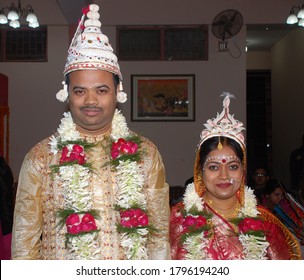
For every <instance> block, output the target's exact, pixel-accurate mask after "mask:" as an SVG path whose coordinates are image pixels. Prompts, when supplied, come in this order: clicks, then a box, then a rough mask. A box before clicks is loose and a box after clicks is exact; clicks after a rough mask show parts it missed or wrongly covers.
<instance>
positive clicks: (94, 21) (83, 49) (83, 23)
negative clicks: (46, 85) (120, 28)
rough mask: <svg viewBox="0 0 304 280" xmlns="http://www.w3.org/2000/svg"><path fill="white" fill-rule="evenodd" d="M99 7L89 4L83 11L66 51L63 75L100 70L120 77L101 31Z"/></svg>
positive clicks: (106, 38) (115, 62) (110, 50)
mask: <svg viewBox="0 0 304 280" xmlns="http://www.w3.org/2000/svg"><path fill="white" fill-rule="evenodd" d="M98 11H99V6H98V5H95V4H91V5H90V6H89V9H87V10H85V11H83V16H82V18H81V20H80V22H79V24H78V28H77V30H76V32H75V35H74V38H73V39H72V42H71V45H70V47H69V50H68V57H67V62H66V64H65V69H64V72H63V73H64V75H67V74H68V73H70V72H72V71H76V70H87V69H100V70H105V71H109V72H112V73H114V74H116V75H118V76H119V78H120V80H122V75H121V72H120V68H119V65H118V62H117V57H116V55H115V54H114V53H113V48H112V47H111V45H110V44H109V39H108V37H107V36H106V35H104V34H103V33H102V32H101V30H100V27H101V22H100V21H99V17H100V15H99V12H98Z"/></svg>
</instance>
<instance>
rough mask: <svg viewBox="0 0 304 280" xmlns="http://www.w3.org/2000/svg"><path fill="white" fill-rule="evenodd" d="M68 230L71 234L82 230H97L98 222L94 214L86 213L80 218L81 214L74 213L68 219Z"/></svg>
mask: <svg viewBox="0 0 304 280" xmlns="http://www.w3.org/2000/svg"><path fill="white" fill-rule="evenodd" d="M65 223H66V227H67V232H68V233H69V234H79V233H81V232H90V231H93V230H97V226H96V222H95V219H94V217H93V215H91V214H89V213H86V214H84V215H83V217H82V219H80V215H79V214H76V213H73V214H71V215H69V216H68V217H67V219H66V222H65Z"/></svg>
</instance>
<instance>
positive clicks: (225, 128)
mask: <svg viewBox="0 0 304 280" xmlns="http://www.w3.org/2000/svg"><path fill="white" fill-rule="evenodd" d="M221 96H223V97H224V101H223V111H222V112H221V113H220V114H219V113H217V116H216V118H213V119H209V120H207V123H205V124H204V126H205V127H206V128H205V129H204V130H203V131H202V132H201V135H200V138H201V139H200V142H199V144H198V147H200V146H201V145H202V144H203V143H204V142H205V141H206V140H207V139H209V138H211V137H216V136H224V137H228V138H232V139H234V140H235V141H236V142H238V143H239V144H240V145H241V147H242V148H245V146H246V145H245V137H244V134H243V133H242V130H245V128H244V126H243V123H242V122H240V121H238V120H236V119H235V118H234V115H231V114H230V113H229V105H230V98H231V97H233V98H234V96H233V95H232V94H230V93H228V92H224V93H223V94H222V95H221Z"/></svg>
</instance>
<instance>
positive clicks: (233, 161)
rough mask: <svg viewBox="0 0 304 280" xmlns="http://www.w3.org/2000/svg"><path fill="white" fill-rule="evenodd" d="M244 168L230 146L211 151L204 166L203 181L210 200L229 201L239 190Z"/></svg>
mask: <svg viewBox="0 0 304 280" xmlns="http://www.w3.org/2000/svg"><path fill="white" fill-rule="evenodd" d="M243 174H244V167H243V165H242V163H241V161H240V159H239V158H238V157H237V155H236V153H235V152H234V150H233V149H232V148H231V147H230V146H223V148H222V149H220V150H219V149H216V150H213V151H211V152H210V153H209V154H208V155H207V157H206V161H205V163H204V166H203V181H204V184H205V187H206V192H207V193H208V196H209V197H210V198H212V197H214V198H217V199H228V198H231V197H233V196H234V195H235V194H236V192H237V191H238V190H239V188H240V186H241V183H242V178H243Z"/></svg>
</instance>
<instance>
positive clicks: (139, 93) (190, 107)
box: [131, 74, 195, 121]
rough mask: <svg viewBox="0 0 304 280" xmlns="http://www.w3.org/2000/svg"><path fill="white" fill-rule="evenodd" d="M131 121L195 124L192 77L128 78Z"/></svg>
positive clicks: (189, 75)
mask: <svg viewBox="0 0 304 280" xmlns="http://www.w3.org/2000/svg"><path fill="white" fill-rule="evenodd" d="M131 92H132V93H131V121H194V120H195V102H194V101H195V75H194V74H186V75H181V74H178V75H131Z"/></svg>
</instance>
